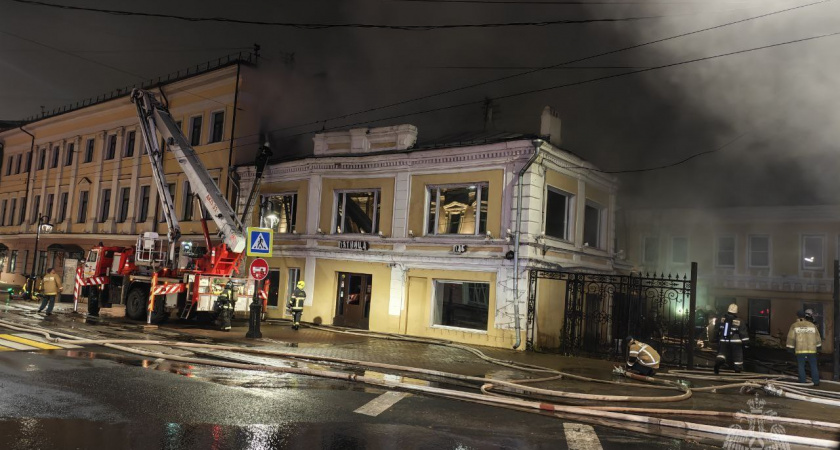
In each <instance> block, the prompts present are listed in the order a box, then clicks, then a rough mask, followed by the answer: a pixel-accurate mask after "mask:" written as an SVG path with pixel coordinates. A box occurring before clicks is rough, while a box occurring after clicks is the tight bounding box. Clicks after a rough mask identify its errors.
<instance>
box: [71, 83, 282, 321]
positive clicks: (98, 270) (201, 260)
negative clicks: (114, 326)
mask: <svg viewBox="0 0 840 450" xmlns="http://www.w3.org/2000/svg"><path fill="white" fill-rule="evenodd" d="M131 101H132V102H133V103H134V104H135V106H136V108H137V116H138V118H139V120H140V132H141V135H142V138H143V143H144V145H145V146H146V149H147V153H148V156H149V161H150V162H151V166H152V178H153V179H154V184H155V188H156V189H157V191H158V195H159V198H160V202H161V210H162V212H163V216H164V219H165V221H166V224H167V228H168V230H169V231H168V233H167V235H166V236H165V237H161V236H160V235H159V234H158V233H155V232H146V233H143V234H141V235H140V236H139V237H138V238H137V243H136V245H134V246H130V247H115V246H97V247H93V248H92V249H91V250H90V251H89V253H88V255H87V258H86V260H85V263H84V266H83V268H80V270H79V271H80V272H81V273H77V283H81V285H83V286H85V289H86V290H87V294H88V313H89V314H93V315H97V314H98V312H99V308H100V306H102V307H109V306H111V305H114V304H123V305H125V314H126V316H127V317H129V318H131V319H135V320H144V319H145V320H146V321H148V322H149V323H160V322H163V321H165V320H166V319H167V318H168V317H169V316H170V315H171V312H172V311H173V310H175V311H178V315H179V316H180V317H181V318H184V319H187V318H193V317H196V316H199V315H204V316H208V315H210V316H212V314H213V313H214V310H215V302H216V299H217V297H218V295H219V294H220V293H221V292H222V291H223V289H224V287H225V285H226V284H227V283H228V282H229V281H233V284H234V285H235V286H236V289H235V297H236V299H235V303H234V305H235V307H234V311H246V310H247V307H248V301H249V297H250V296H252V295H253V290H251V291H250V292H248V290H247V288H246V287H245V286H246V285H247V286H248V287H249V288H250V289H253V286H252V285H253V283H246V281H247V280H245V279H242V278H236V277H235V275H236V274H237V273H238V270H239V266H240V263H241V262H242V261H241V260H242V258H243V252H244V250H245V245H246V238H245V232H244V228H243V226H242V222H243V221H244V218H245V217H246V216H245V214H247V212H248V211H250V210H251V208H252V207H253V203H254V198H255V192H256V190H257V189H258V187H257V185H258V183H255V189H252V192H251V195H250V197H249V200H248V204H247V206H246V208H245V211H246V212H245V213H244V214H243V219H242V220H240V219H239V218H237V217H236V212H235V211H234V209H233V208H231V206H230V204H229V203H228V201H227V199H225V197H224V195H223V194H222V192H221V191H220V189H219V187H218V186H217V185H216V183H215V182H214V181H213V178H212V177H211V176H210V174H209V173H208V172H207V169H206V168H205V167H204V164H203V163H202V162H201V160H200V159H199V157H198V155H197V154H196V152H195V150H194V149H193V148H192V147H191V146H190V145H189V142H188V140H187V138H186V137H185V136H184V135H183V134H182V132H181V130H180V127H178V125H177V124H176V122H175V120H173V119H172V116H171V115H170V114H169V111H168V110H167V108H166V107H165V106H163V105H162V104H161V103H160V102H159V101H158V100H157V98H155V96H154V94H153V93H151V92H149V91H145V90H141V89H134V90H133V91H132V93H131ZM158 133H159V134H160V136H161V137H162V138H163V141H164V142H165V144H166V146H167V147H168V148H169V149H170V151H171V152H172V153H173V155H174V156H175V160H176V161H177V162H178V164H179V165H180V166H181V169H182V170H183V172H184V174H185V175H186V176H187V179H188V180H189V183H190V187H191V188H192V191H193V192H194V196H195V199H197V200H198V201H199V202H200V203H201V205H202V206H203V208H201V211H202V213H201V225H202V231H203V234H204V245H203V246H200V245H193V243H192V242H188V241H184V242H181V228H180V225H179V223H178V219H177V217H176V214H175V207H174V203H173V200H172V197H171V195H170V193H169V189H167V184H166V177H165V173H164V170H163V152H162V149H161V147H160V146H159V145H158V142H160V141H159V140H158V138H157V135H158ZM270 156H271V152H270V150H269V149H268V145H267V144H266V145H263V146H262V147H261V152H260V154H259V156H258V157H257V162H256V166H257V167H256V168H257V179H258V180H259V177H260V176H261V175H262V172H263V169H264V168H265V165H266V163H267V162H268V159H269V157H270ZM208 218H209V219H212V220H213V222H214V223H215V224H216V228H217V229H218V230H219V231H218V236H219V237H220V238H221V242H219V243H217V244H213V243H212V242H211V239H210V233H209V230H208V227H207V219H208Z"/></svg>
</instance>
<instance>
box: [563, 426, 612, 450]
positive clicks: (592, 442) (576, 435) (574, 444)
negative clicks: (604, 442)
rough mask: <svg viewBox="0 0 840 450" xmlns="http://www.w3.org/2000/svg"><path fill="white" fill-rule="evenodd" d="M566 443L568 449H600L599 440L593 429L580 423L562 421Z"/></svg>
mask: <svg viewBox="0 0 840 450" xmlns="http://www.w3.org/2000/svg"><path fill="white" fill-rule="evenodd" d="M563 431H564V432H565V433H566V445H567V446H568V447H569V450H602V448H603V447H601V441H600V440H598V435H597V434H595V430H594V429H593V428H592V427H591V426H589V425H584V424H581V423H565V422H564V423H563Z"/></svg>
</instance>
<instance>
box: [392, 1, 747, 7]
mask: <svg viewBox="0 0 840 450" xmlns="http://www.w3.org/2000/svg"><path fill="white" fill-rule="evenodd" d="M391 1H393V2H406V3H453V4H459V3H475V4H483V5H492V4H499V5H540V6H589V5H599V6H600V5H617V6H623V5H657V6H658V5H697V4H702V5H708V4H709V3H711V2H710V1H709V0H699V1H690V0H689V1H672V2H669V1H656V0H650V1H614V2H609V1H606V2H600V1H578V2H575V1H530V0H522V1H516V0H391ZM739 3H748V2H747V1H741V2H731V3H729V4H739Z"/></svg>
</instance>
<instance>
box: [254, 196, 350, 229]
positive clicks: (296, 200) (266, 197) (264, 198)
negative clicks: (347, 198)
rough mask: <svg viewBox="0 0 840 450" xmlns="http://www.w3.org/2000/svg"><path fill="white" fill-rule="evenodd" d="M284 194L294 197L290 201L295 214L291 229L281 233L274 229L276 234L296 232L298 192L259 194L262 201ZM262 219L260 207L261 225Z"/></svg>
mask: <svg viewBox="0 0 840 450" xmlns="http://www.w3.org/2000/svg"><path fill="white" fill-rule="evenodd" d="M286 196H291V197H294V200H293V201H292V214H294V216H295V223H294V224H293V226H292V229H291V230H289V231H287V232H285V233H281V232H280V231H276V230H275V231H274V232H275V233H277V234H295V233H296V232H297V228H298V223H297V207H298V193H297V191H288V192H278V193H271V194H263V195H262V196H261V197H262V199H261V200H262V201H266V200H268V199H270V198H272V197H286ZM336 207H337V206H336ZM262 219H263V217H262V209H260V226H263V225H264V224H263V223H262ZM277 226H278V228H279V226H280V225H279V224H278V225H277Z"/></svg>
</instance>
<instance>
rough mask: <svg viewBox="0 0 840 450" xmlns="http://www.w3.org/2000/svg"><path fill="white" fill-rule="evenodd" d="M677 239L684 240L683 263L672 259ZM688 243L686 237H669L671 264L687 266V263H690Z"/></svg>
mask: <svg viewBox="0 0 840 450" xmlns="http://www.w3.org/2000/svg"><path fill="white" fill-rule="evenodd" d="M677 239H683V240H685V261H677V260H676V259H674V256H675V254H674V253H675V252H674V249H675V248H676V247H677V246H676V245H675V242H676V241H677ZM689 242H690V241H689V239H688V236H671V258H670V259H671V264H688V262H689V261H691V256H690V255H689V245H690V244H689Z"/></svg>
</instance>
